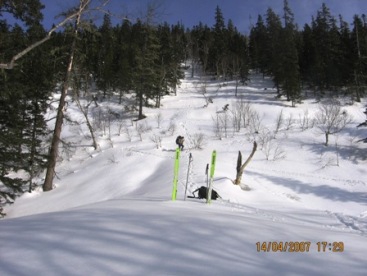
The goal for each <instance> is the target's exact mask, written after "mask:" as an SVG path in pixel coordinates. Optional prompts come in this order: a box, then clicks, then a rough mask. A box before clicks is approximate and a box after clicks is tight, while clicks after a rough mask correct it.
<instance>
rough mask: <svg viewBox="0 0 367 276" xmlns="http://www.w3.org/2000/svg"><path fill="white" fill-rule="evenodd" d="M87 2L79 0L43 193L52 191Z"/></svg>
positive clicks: (86, 0)
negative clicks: (67, 100) (80, 28)
mask: <svg viewBox="0 0 367 276" xmlns="http://www.w3.org/2000/svg"><path fill="white" fill-rule="evenodd" d="M89 2H90V0H80V4H79V9H78V16H77V18H76V22H75V29H74V38H73V42H72V45H71V50H70V58H69V64H68V68H67V70H66V74H65V80H64V83H63V86H62V91H61V96H60V101H59V107H58V109H57V115H56V122H55V129H54V133H53V136H52V142H51V148H50V153H49V159H48V165H47V172H46V178H45V182H44V183H43V191H44V192H47V191H50V190H52V186H53V185H52V183H53V178H54V175H55V167H56V160H57V157H58V151H59V143H60V136H61V130H62V124H63V120H64V108H65V98H66V95H67V92H68V87H69V80H70V78H71V71H72V69H73V62H74V55H75V50H76V42H77V36H78V29H79V25H80V21H81V15H82V13H83V11H84V10H85V9H86V8H87V6H88V4H89Z"/></svg>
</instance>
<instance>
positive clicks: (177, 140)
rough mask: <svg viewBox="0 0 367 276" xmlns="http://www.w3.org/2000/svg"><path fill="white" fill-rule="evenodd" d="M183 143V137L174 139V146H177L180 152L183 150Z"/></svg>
mask: <svg viewBox="0 0 367 276" xmlns="http://www.w3.org/2000/svg"><path fill="white" fill-rule="evenodd" d="M184 141H185V138H184V137H183V136H178V137H177V138H176V144H177V145H178V147H179V149H180V150H181V151H182V150H183V148H184V145H183V143H184Z"/></svg>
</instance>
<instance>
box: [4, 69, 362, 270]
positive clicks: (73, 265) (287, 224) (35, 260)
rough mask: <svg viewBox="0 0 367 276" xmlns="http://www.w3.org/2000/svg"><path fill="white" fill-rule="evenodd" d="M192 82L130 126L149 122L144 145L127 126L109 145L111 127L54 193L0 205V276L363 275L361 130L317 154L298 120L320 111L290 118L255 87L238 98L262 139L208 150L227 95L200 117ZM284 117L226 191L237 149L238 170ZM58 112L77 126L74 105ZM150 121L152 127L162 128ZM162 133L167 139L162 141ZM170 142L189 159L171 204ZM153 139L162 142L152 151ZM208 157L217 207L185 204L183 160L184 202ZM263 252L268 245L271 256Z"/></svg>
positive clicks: (226, 142)
mask: <svg viewBox="0 0 367 276" xmlns="http://www.w3.org/2000/svg"><path fill="white" fill-rule="evenodd" d="M203 83H204V81H203V80H202V79H200V78H194V79H190V78H187V79H185V80H183V82H182V85H181V87H180V89H179V91H178V95H177V96H170V97H166V98H165V99H164V100H163V101H162V104H163V107H162V108H161V109H159V110H157V109H146V110H145V113H146V115H147V116H148V117H147V119H146V120H144V122H139V124H140V123H143V124H146V125H145V127H146V131H145V132H144V133H142V140H143V141H140V137H139V134H138V131H137V127H136V126H132V125H131V122H130V121H129V120H126V125H125V127H126V129H128V130H129V133H130V135H127V134H126V132H125V133H122V134H121V135H118V133H117V132H118V130H117V129H118V126H117V125H114V126H113V128H112V132H111V135H110V138H109V135H107V134H106V133H103V132H100V133H99V136H98V141H99V145H100V149H99V150H98V151H93V150H92V149H91V148H87V149H85V148H76V149H75V151H74V152H73V153H72V154H70V155H69V156H64V160H63V161H62V162H61V164H60V165H59V167H58V178H57V179H55V185H56V189H54V190H53V191H51V192H47V193H42V192H40V191H36V192H33V193H32V194H25V195H24V196H23V197H21V198H19V199H18V200H17V201H16V203H15V204H13V205H12V206H8V207H7V208H6V209H5V211H6V212H7V214H8V216H7V217H6V219H3V220H1V221H0V229H1V230H0V245H1V247H0V274H1V275H35V274H40V275H188V274H192V275H270V274H273V275H333V274H342V275H343V274H349V275H365V271H366V270H367V262H366V257H365V256H366V253H367V249H366V244H367V179H366V177H365V175H366V173H367V167H366V159H365V152H366V146H365V145H363V144H360V143H359V144H357V143H355V141H356V140H358V139H360V138H362V137H363V132H362V131H361V130H357V129H356V127H355V126H356V124H355V123H354V124H350V125H349V126H348V128H347V130H346V131H343V132H342V133H340V134H339V135H338V136H337V137H333V138H331V143H330V144H331V145H330V146H329V147H325V146H323V144H322V143H323V142H324V141H323V139H324V137H323V136H322V135H321V134H320V133H319V131H318V130H317V128H316V127H314V128H309V129H305V130H303V131H302V130H301V128H300V121H301V118H302V116H304V114H305V113H304V112H305V111H306V110H308V112H309V116H310V117H312V116H313V115H314V114H315V112H316V109H317V104H316V103H315V102H314V101H313V100H306V101H305V102H304V103H303V104H301V105H299V106H297V107H296V108H291V107H289V103H287V102H285V101H282V100H279V99H276V98H275V92H274V91H273V89H272V83H271V82H270V81H269V80H268V79H265V80H264V79H262V78H261V77H259V76H256V75H253V76H252V78H251V81H250V82H249V83H248V84H247V85H246V86H240V87H239V94H240V95H241V96H242V97H243V99H244V100H246V101H248V102H251V108H252V109H253V110H256V112H257V113H258V114H259V121H260V123H259V125H261V131H260V132H259V134H254V133H251V132H250V131H249V130H248V129H241V131H240V132H233V131H232V130H229V131H228V133H227V137H223V138H222V139H218V138H217V137H216V135H215V133H214V121H215V118H216V116H217V114H221V113H222V112H223V110H222V108H223V107H224V106H225V105H226V104H229V112H230V111H231V110H233V107H234V106H235V102H236V99H235V97H234V83H230V82H228V83H219V82H215V81H211V82H206V85H205V89H206V97H211V98H212V100H213V103H210V104H209V105H208V106H207V107H204V105H205V104H206V101H205V98H204V96H203V95H202V94H201V91H203V86H204V84H203ZM265 88H266V90H265ZM363 106H364V105H363V103H362V104H356V103H355V104H352V105H347V106H346V109H347V111H348V113H349V114H351V115H353V117H354V119H355V122H360V121H363V120H364V115H363V113H362V111H363ZM99 108H107V103H101V107H99ZM114 108H116V109H118V108H120V107H119V106H118V105H116V106H114ZM281 111H283V115H284V118H285V120H284V121H285V122H284V124H283V126H282V127H281V129H280V130H279V131H278V133H277V134H276V139H273V140H272V143H273V144H271V146H270V147H269V148H268V151H267V150H266V148H265V147H262V148H261V147H259V149H258V151H257V152H256V153H255V156H254V158H253V160H252V161H251V163H250V164H249V166H248V167H247V168H246V170H245V175H244V176H243V178H242V185H241V187H240V186H235V185H233V184H232V180H233V179H234V178H235V168H236V161H237V154H238V151H239V150H241V151H242V154H243V156H244V158H246V157H247V156H248V154H249V153H250V152H251V149H252V140H253V139H256V140H257V141H259V139H260V140H261V139H262V138H263V133H264V130H268V131H270V132H273V131H274V128H275V121H276V117H277V116H278V114H279V113H280V112H281ZM68 113H69V115H70V116H71V117H73V118H77V117H78V118H80V120H82V117H81V116H80V115H79V114H78V111H77V109H76V108H74V107H73V106H72V105H70V106H69V108H68ZM157 114H161V116H162V121H161V122H160V126H159V127H158V122H157V121H158V120H157V117H158V116H157ZM213 118H214V120H213ZM286 121H287V122H286ZM172 122H173V123H174V124H175V125H176V128H175V131H174V133H173V134H171V133H170V131H169V130H168V128H169V126H170V125H172ZM86 133H87V129H86V128H84V126H79V127H75V126H70V125H66V126H65V128H64V135H65V137H68V139H70V140H73V139H74V140H75V141H80V143H82V144H86V143H90V141H87V140H85V138H83V137H84V135H85V134H86ZM199 133H202V134H204V135H205V137H206V138H205V141H206V143H205V145H204V146H203V149H202V150H199V149H194V148H193V146H194V141H195V135H196V134H199ZM179 134H181V135H183V136H185V138H186V143H185V145H186V150H185V151H184V152H183V153H182V155H181V168H180V178H179V187H178V194H177V198H178V200H177V201H175V202H173V201H171V200H170V197H171V192H172V180H173V162H174V150H175V146H176V145H175V137H176V136H177V135H179ZM154 135H155V136H154ZM128 136H130V138H129V137H128ZM152 137H161V138H162V141H161V146H160V147H159V148H157V147H156V144H155V143H154V142H153V141H152V140H153V139H152ZM276 149H278V153H279V152H280V153H282V154H281V155H283V158H278V157H277V156H276V154H275V153H276V152H275V150H276ZM212 150H216V151H217V166H216V171H215V177H214V188H215V190H217V191H218V192H219V194H220V195H221V197H222V198H223V199H222V200H218V201H214V202H213V203H212V204H211V205H207V204H205V202H204V201H203V200H196V199H187V200H185V201H184V200H183V199H184V187H185V184H186V173H187V165H188V157H189V153H192V155H193V159H194V161H193V166H192V168H191V172H190V175H189V178H188V179H189V185H188V186H189V193H190V192H192V191H193V190H195V189H196V188H197V187H200V186H202V185H206V176H205V168H206V164H207V163H209V162H210V157H211V152H212ZM267 159H269V160H267ZM264 242H266V243H265V248H263V247H261V246H262V245H263V243H264ZM269 242H277V244H275V243H270V247H269V248H268V246H269ZM281 242H282V245H283V248H280V247H275V248H274V249H275V250H276V251H278V252H273V249H272V245H273V244H274V246H275V245H279V244H280V243H281ZM295 242H298V243H302V246H301V248H300V250H301V251H305V252H289V251H294V250H293V249H295V251H299V250H298V249H299V248H298V245H297V246H296V247H297V248H293V247H292V245H291V243H295ZM318 242H327V244H326V246H325V247H324V246H323V244H321V243H319V244H318ZM334 242H336V243H335V244H334V245H335V246H336V247H335V249H340V245H341V242H342V243H343V245H344V248H343V252H332V249H333V243H334ZM257 243H258V244H257ZM286 243H287V248H285V246H286V245H285V244H286ZM329 243H331V245H330V246H329ZM258 246H260V248H258ZM329 248H331V250H329ZM269 249H270V250H269ZM324 250H325V252H323V251H324ZM259 251H260V252H259ZM264 251H270V252H264ZM280 251H285V252H280Z"/></svg>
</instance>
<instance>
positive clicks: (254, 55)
mask: <svg viewBox="0 0 367 276" xmlns="http://www.w3.org/2000/svg"><path fill="white" fill-rule="evenodd" d="M267 42H268V39H267V30H266V26H265V23H264V20H263V18H262V16H261V15H259V16H258V19H257V23H256V25H255V26H254V27H252V28H251V31H250V37H249V55H250V60H251V66H252V68H254V69H257V70H260V72H261V73H263V74H265V73H266V72H267V55H266V51H267Z"/></svg>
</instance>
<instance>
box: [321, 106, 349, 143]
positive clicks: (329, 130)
mask: <svg viewBox="0 0 367 276" xmlns="http://www.w3.org/2000/svg"><path fill="white" fill-rule="evenodd" d="M351 121H352V117H351V116H350V115H349V114H348V113H347V112H346V111H345V110H342V108H341V106H340V103H339V102H338V101H335V100H331V101H329V102H325V103H321V104H320V105H319V109H318V112H317V114H316V124H317V127H318V128H319V130H320V131H321V132H322V133H323V134H325V146H328V145H329V136H330V135H334V134H336V133H339V132H340V131H342V130H343V129H344V128H345V127H346V125H347V124H349V123H350V122H351Z"/></svg>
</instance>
